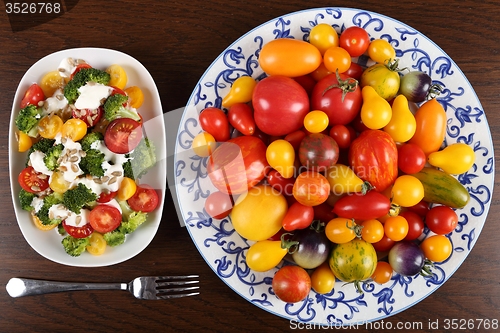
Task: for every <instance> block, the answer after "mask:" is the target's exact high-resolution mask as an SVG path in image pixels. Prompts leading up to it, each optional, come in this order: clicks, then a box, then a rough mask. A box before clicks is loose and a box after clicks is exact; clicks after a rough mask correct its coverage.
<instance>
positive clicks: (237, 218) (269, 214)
mask: <svg viewBox="0 0 500 333" xmlns="http://www.w3.org/2000/svg"><path fill="white" fill-rule="evenodd" d="M287 210H288V203H287V201H286V199H285V197H284V196H283V195H282V194H281V193H280V192H278V191H276V190H275V189H273V188H272V187H271V186H269V185H258V186H254V187H252V188H251V189H250V190H248V192H247V193H244V194H242V195H240V196H239V197H238V199H237V200H236V202H235V204H234V207H233V210H232V211H231V221H232V223H233V227H234V230H236V232H237V233H238V234H239V235H241V236H242V237H244V238H246V239H248V240H252V241H259V240H265V239H268V238H269V237H271V236H273V235H275V234H276V233H277V232H278V231H279V230H280V229H281V221H282V220H283V218H284V217H285V215H286V212H287Z"/></svg>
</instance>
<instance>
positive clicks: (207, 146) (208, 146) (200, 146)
mask: <svg viewBox="0 0 500 333" xmlns="http://www.w3.org/2000/svg"><path fill="white" fill-rule="evenodd" d="M191 148H192V149H193V151H194V153H195V154H196V155H198V156H200V157H207V156H210V155H212V152H213V151H214V150H215V148H217V142H215V138H214V137H213V135H212V134H210V133H208V132H201V133H200V134H198V135H196V136H195V137H194V139H193V142H192V143H191Z"/></svg>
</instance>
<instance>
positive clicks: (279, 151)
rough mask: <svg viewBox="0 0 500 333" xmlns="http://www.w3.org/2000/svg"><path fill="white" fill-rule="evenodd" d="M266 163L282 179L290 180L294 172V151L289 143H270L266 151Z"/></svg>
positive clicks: (278, 141)
mask: <svg viewBox="0 0 500 333" xmlns="http://www.w3.org/2000/svg"><path fill="white" fill-rule="evenodd" d="M266 159H267V163H269V165H270V166H271V167H272V168H273V169H275V170H276V171H278V172H279V174H280V175H281V176H282V177H283V178H292V177H293V175H294V172H295V167H294V163H295V149H293V146H292V144H291V143H290V142H288V141H286V140H284V139H279V140H275V141H273V142H271V144H270V145H269V146H267V149H266Z"/></svg>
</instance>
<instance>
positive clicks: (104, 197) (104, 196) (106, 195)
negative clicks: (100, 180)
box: [96, 191, 118, 203]
mask: <svg viewBox="0 0 500 333" xmlns="http://www.w3.org/2000/svg"><path fill="white" fill-rule="evenodd" d="M117 194H118V191H115V192H110V191H107V192H101V194H100V195H99V198H97V200H96V201H97V202H98V203H106V202H110V201H111V200H112V199H113V198H114V197H116V195H117Z"/></svg>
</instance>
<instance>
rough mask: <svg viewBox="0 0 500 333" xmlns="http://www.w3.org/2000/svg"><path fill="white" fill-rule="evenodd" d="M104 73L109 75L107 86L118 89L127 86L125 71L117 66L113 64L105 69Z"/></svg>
mask: <svg viewBox="0 0 500 333" xmlns="http://www.w3.org/2000/svg"><path fill="white" fill-rule="evenodd" d="M106 72H107V73H108V74H109V75H110V80H109V85H110V86H114V87H117V88H120V89H123V88H125V86H126V85H127V81H128V77H127V72H126V71H125V69H124V68H123V67H122V66H120V65H117V64H113V65H111V66H109V67H108V68H106Z"/></svg>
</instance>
